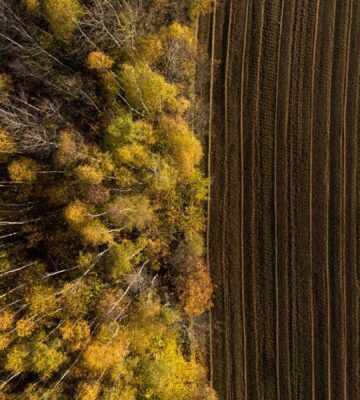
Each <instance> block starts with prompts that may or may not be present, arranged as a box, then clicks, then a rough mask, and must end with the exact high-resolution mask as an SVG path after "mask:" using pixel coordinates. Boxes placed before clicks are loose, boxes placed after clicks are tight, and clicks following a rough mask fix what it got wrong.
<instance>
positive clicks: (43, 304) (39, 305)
mask: <svg viewBox="0 0 360 400" xmlns="http://www.w3.org/2000/svg"><path fill="white" fill-rule="evenodd" d="M25 301H26V303H27V304H28V305H29V309H30V312H31V313H32V314H40V315H42V314H46V313H49V312H51V311H54V310H55V308H56V306H57V299H56V296H55V291H54V288H52V287H50V286H44V285H34V286H33V287H32V289H31V292H30V293H29V294H28V295H27V296H25Z"/></svg>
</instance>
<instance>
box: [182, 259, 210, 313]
mask: <svg viewBox="0 0 360 400" xmlns="http://www.w3.org/2000/svg"><path fill="white" fill-rule="evenodd" d="M212 292H213V288H212V284H211V279H210V275H209V272H208V270H207V268H206V266H205V265H204V264H203V262H202V261H201V260H197V261H195V263H194V265H193V267H192V268H191V271H190V273H189V274H188V276H186V278H185V282H184V288H183V292H182V294H181V296H180V298H181V302H182V304H183V307H184V310H185V312H186V313H187V314H188V315H189V316H191V317H198V316H199V315H201V314H203V313H204V312H205V311H206V310H207V309H209V307H210V306H211V296H212Z"/></svg>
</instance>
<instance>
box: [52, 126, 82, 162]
mask: <svg viewBox="0 0 360 400" xmlns="http://www.w3.org/2000/svg"><path fill="white" fill-rule="evenodd" d="M82 147H83V148H81V147H80V148H79V146H78V144H77V142H76V133H75V132H73V131H68V130H63V131H61V132H60V133H59V138H58V144H57V149H56V152H55V156H54V158H55V162H56V163H57V164H59V165H61V166H64V167H69V166H71V165H73V164H74V163H75V162H76V161H77V160H78V159H79V158H83V157H84V156H85V155H82V154H81V151H84V152H86V148H85V146H84V145H83V146H82Z"/></svg>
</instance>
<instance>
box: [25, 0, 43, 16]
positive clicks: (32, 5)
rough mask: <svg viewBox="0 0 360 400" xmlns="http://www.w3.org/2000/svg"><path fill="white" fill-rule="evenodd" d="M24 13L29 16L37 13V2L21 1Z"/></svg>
mask: <svg viewBox="0 0 360 400" xmlns="http://www.w3.org/2000/svg"><path fill="white" fill-rule="evenodd" d="M23 4H24V7H25V9H26V11H27V12H28V13H30V14H34V13H37V12H38V11H39V9H40V3H39V0H23Z"/></svg>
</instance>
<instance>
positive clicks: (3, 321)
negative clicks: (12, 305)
mask: <svg viewBox="0 0 360 400" xmlns="http://www.w3.org/2000/svg"><path fill="white" fill-rule="evenodd" d="M14 319H15V314H14V312H13V311H10V310H4V311H2V312H1V313H0V332H1V331H7V330H8V329H10V328H11V327H12V326H13V323H14Z"/></svg>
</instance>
